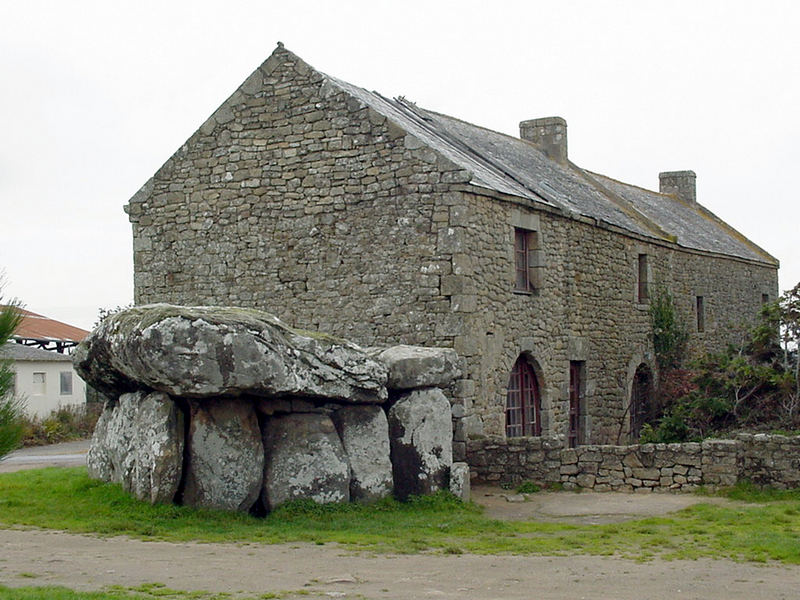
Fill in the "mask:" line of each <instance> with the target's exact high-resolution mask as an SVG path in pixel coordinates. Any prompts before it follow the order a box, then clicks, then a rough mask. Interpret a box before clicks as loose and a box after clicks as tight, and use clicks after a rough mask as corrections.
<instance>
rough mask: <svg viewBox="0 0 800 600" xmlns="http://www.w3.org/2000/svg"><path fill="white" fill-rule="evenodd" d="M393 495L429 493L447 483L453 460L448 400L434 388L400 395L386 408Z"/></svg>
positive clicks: (404, 495) (406, 495)
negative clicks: (387, 411)
mask: <svg viewBox="0 0 800 600" xmlns="http://www.w3.org/2000/svg"><path fill="white" fill-rule="evenodd" d="M388 416H389V442H390V445H391V458H392V471H393V474H394V485H395V494H396V495H397V496H398V497H399V498H401V499H404V498H407V497H408V496H409V495H412V494H414V495H420V494H430V493H433V492H435V491H437V490H439V489H442V488H444V487H445V486H446V485H447V480H448V477H449V473H450V467H451V466H452V463H453V454H452V425H451V418H450V402H448V400H447V398H445V396H444V394H443V393H442V392H441V391H440V390H439V389H437V388H428V389H423V390H414V391H411V392H408V393H406V394H402V395H401V396H400V398H399V399H398V400H397V402H395V403H394V405H392V407H391V408H390V409H389V415H388Z"/></svg>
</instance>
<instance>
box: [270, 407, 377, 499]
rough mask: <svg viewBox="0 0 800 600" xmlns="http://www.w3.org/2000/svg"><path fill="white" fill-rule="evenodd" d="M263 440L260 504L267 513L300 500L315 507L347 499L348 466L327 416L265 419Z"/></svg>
mask: <svg viewBox="0 0 800 600" xmlns="http://www.w3.org/2000/svg"><path fill="white" fill-rule="evenodd" d="M263 440H264V450H265V455H266V460H265V461H264V463H263V472H264V486H263V491H262V500H263V502H264V506H265V507H266V508H267V510H272V509H274V508H275V507H277V506H280V505H281V504H283V503H285V502H288V501H289V500H296V499H300V498H309V499H311V500H313V501H314V502H317V503H319V504H327V503H330V502H347V501H349V500H350V465H349V462H348V459H347V454H346V453H345V451H344V448H343V447H342V443H341V441H340V439H339V436H338V434H337V432H336V428H335V427H334V425H333V422H332V421H331V419H330V417H328V416H326V415H322V414H314V413H302V414H290V415H285V416H280V417H273V418H270V419H268V420H267V421H266V423H265V424H264V432H263ZM371 483H374V484H375V485H376V486H377V488H378V489H379V488H380V487H381V484H380V482H371ZM369 489H375V487H373V486H372V485H370V486H369ZM365 491H366V490H365Z"/></svg>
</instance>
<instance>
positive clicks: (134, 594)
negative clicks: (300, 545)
mask: <svg viewBox="0 0 800 600" xmlns="http://www.w3.org/2000/svg"><path fill="white" fill-rule="evenodd" d="M310 593H311V592H310V591H309V590H296V591H282V592H266V593H264V594H257V595H255V596H253V595H245V594H228V593H224V592H222V593H216V592H205V591H193V592H188V591H184V590H173V589H170V588H168V587H166V586H164V584H161V583H145V584H142V585H139V586H135V587H122V586H111V587H108V588H105V589H103V590H102V591H97V592H78V591H75V590H71V589H69V588H66V587H60V586H41V587H20V588H11V587H6V586H4V585H0V598H2V599H3V600H154V599H159V600H268V599H286V600H289V599H291V598H302V597H304V596H307V595H309V594H310Z"/></svg>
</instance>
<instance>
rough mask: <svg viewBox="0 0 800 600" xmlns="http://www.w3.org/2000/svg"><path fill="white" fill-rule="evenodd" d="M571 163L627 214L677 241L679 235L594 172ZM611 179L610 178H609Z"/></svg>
mask: <svg viewBox="0 0 800 600" xmlns="http://www.w3.org/2000/svg"><path fill="white" fill-rule="evenodd" d="M567 162H568V164H569V165H571V166H572V167H574V168H575V169H576V170H577V171H578V172H579V173H580V174H581V175H582V176H583V177H584V178H585V179H586V180H587V181H589V182H590V183H591V184H592V185H594V186H595V187H597V188H598V189H599V190H600V191H601V192H602V193H604V194H605V195H606V196H607V197H608V199H609V200H611V201H612V202H613V203H614V204H616V205H617V206H618V207H619V209H620V210H622V211H623V212H624V213H625V214H626V215H628V216H629V217H631V218H634V219H636V220H638V221H639V222H640V223H642V224H644V225H645V226H647V227H648V228H649V229H650V230H651V231H653V232H655V233H657V234H658V235H660V236H661V237H663V238H664V239H667V240H669V241H671V242H677V241H678V236H677V235H675V234H672V233H669V232H668V231H667V230H666V229H664V228H663V227H661V226H660V225H659V224H658V223H656V222H655V221H654V220H653V219H651V218H650V217H648V216H647V215H646V214H645V213H643V212H642V211H641V210H639V209H638V208H636V207H635V206H634V205H633V203H632V202H630V201H629V200H626V199H625V198H623V197H622V196H620V195H619V194H616V193H615V192H614V191H613V190H610V189H608V188H607V187H606V186H604V185H603V184H602V183H600V182H599V181H597V180H596V179H595V177H594V173H592V172H590V171H588V170H586V169H582V168H581V167H579V166H578V165H576V164H575V163H573V162H572V161H567ZM609 179H610V178H609Z"/></svg>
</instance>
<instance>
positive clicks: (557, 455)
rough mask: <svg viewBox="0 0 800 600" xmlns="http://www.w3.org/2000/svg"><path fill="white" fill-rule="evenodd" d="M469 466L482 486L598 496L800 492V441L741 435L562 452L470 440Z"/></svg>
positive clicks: (543, 444)
mask: <svg viewBox="0 0 800 600" xmlns="http://www.w3.org/2000/svg"><path fill="white" fill-rule="evenodd" d="M467 460H468V462H469V464H470V467H471V470H472V476H473V478H474V480H475V482H476V483H480V482H487V483H519V482H521V481H532V482H535V483H537V484H539V485H547V484H554V483H558V484H561V485H563V486H564V488H565V489H590V490H594V491H642V492H649V491H660V490H674V491H689V490H692V489H695V488H697V487H699V486H701V485H703V486H708V487H712V488H713V487H719V486H731V485H734V484H735V483H737V482H738V481H742V480H748V481H752V482H753V483H756V484H758V485H766V486H771V487H777V488H794V487H798V486H800V436H796V437H787V436H782V435H767V434H756V435H752V434H739V435H737V436H736V439H734V440H705V441H703V442H702V443H694V442H692V443H681V444H642V445H633V446H610V445H588V446H578V447H577V448H562V440H560V439H558V438H519V439H509V440H504V439H497V438H496V439H492V438H486V439H481V440H471V441H470V442H469V443H468V445H467Z"/></svg>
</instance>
